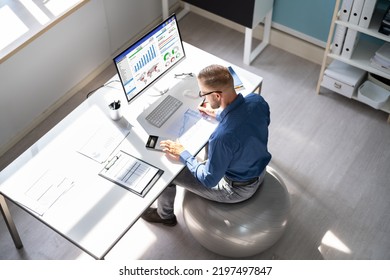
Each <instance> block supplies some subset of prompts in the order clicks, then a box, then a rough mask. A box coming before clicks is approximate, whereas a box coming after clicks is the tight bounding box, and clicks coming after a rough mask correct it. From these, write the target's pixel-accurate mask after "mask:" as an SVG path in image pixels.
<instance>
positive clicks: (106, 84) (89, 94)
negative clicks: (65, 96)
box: [85, 80, 120, 99]
mask: <svg viewBox="0 0 390 280" xmlns="http://www.w3.org/2000/svg"><path fill="white" fill-rule="evenodd" d="M114 82H118V83H119V82H120V81H119V80H112V81H109V82H108V83H105V84H104V85H101V86H99V87H97V88H95V89H94V90H91V91H90V92H88V93H87V96H86V97H85V99H88V98H89V97H90V96H91V94H92V93H94V92H95V91H97V90H98V89H100V88H102V87H105V86H108V85H109V84H111V83H114Z"/></svg>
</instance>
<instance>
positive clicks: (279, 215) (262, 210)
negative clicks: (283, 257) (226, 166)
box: [183, 167, 290, 258]
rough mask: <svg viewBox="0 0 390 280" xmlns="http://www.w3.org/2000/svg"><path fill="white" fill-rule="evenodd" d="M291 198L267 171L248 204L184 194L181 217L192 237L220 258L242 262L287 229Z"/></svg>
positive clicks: (269, 244) (271, 171)
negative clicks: (241, 259)
mask: <svg viewBox="0 0 390 280" xmlns="http://www.w3.org/2000/svg"><path fill="white" fill-rule="evenodd" d="M289 211H290V196H289V193H288V191H287V188H286V186H285V184H284V182H283V180H282V179H281V178H280V176H279V175H278V174H277V173H276V172H275V170H273V169H272V168H270V167H267V173H266V175H265V178H264V181H263V183H262V185H261V186H260V187H259V189H258V191H257V192H256V193H255V194H254V195H253V196H252V197H251V198H249V199H248V200H246V201H243V202H240V203H234V204H227V203H219V202H214V201H210V200H207V199H204V198H202V197H200V196H197V195H195V194H193V193H191V192H189V191H186V192H185V194H184V199H183V215H184V220H185V223H186V225H187V227H188V229H189V231H190V232H191V234H192V236H193V237H194V238H195V239H196V240H197V241H198V242H199V243H200V244H201V245H203V246H204V247H205V248H207V249H209V250H210V251H213V252H214V253H217V254H219V255H222V256H226V257H233V258H242V257H249V256H253V255H256V254H259V253H261V252H263V251H264V250H266V249H268V248H269V247H271V246H272V245H273V244H275V242H276V241H278V239H279V238H280V237H281V236H282V234H283V233H284V231H285V229H286V226H287V219H288V215H289Z"/></svg>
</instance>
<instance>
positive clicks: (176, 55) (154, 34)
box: [114, 14, 185, 102]
mask: <svg viewBox="0 0 390 280" xmlns="http://www.w3.org/2000/svg"><path fill="white" fill-rule="evenodd" d="M184 58H185V52H184V48H183V42H182V40H181V36H180V31H179V27H178V24H177V20H176V16H175V14H173V15H171V16H170V17H168V18H167V19H166V20H164V21H163V22H162V23H161V24H159V25H157V26H156V27H155V28H153V29H152V30H151V31H150V32H148V33H147V34H146V35H144V36H143V37H142V38H140V39H139V40H138V41H137V42H135V43H134V44H132V45H131V46H130V47H128V48H127V49H125V50H124V51H123V52H121V53H120V54H119V55H117V56H116V57H115V58H114V63H115V66H116V69H117V71H118V75H119V78H120V80H121V83H122V86H123V89H124V92H125V95H126V98H127V101H128V102H130V101H131V100H133V99H134V98H135V97H136V96H138V95H139V94H141V93H142V92H143V91H145V89H147V88H148V87H149V86H150V85H152V84H153V83H154V82H156V81H157V80H158V79H159V78H161V77H162V76H163V75H164V74H166V73H167V72H168V71H169V70H170V69H172V68H173V67H174V66H175V65H176V64H177V63H178V62H179V61H181V60H183V59H184Z"/></svg>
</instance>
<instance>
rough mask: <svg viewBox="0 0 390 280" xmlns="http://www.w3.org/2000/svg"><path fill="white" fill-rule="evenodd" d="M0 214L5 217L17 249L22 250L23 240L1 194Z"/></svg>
mask: <svg viewBox="0 0 390 280" xmlns="http://www.w3.org/2000/svg"><path fill="white" fill-rule="evenodd" d="M0 212H1V213H2V214H3V216H4V220H5V223H6V225H7V227H8V231H9V233H10V234H11V237H12V239H13V240H14V243H15V247H16V248H18V249H20V248H22V247H23V244H22V240H20V236H19V233H18V230H17V229H16V227H15V224H14V221H13V220H12V217H11V214H10V212H9V210H8V205H7V202H6V201H5V199H4V196H2V195H1V194H0Z"/></svg>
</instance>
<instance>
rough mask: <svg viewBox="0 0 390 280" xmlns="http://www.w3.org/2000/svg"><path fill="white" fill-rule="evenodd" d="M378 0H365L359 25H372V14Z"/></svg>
mask: <svg viewBox="0 0 390 280" xmlns="http://www.w3.org/2000/svg"><path fill="white" fill-rule="evenodd" d="M376 2H377V0H366V1H364V5H363V9H362V14H361V16H360V20H359V26H361V27H363V28H368V27H369V26H370V22H371V18H372V15H373V14H374V10H375V6H376Z"/></svg>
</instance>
